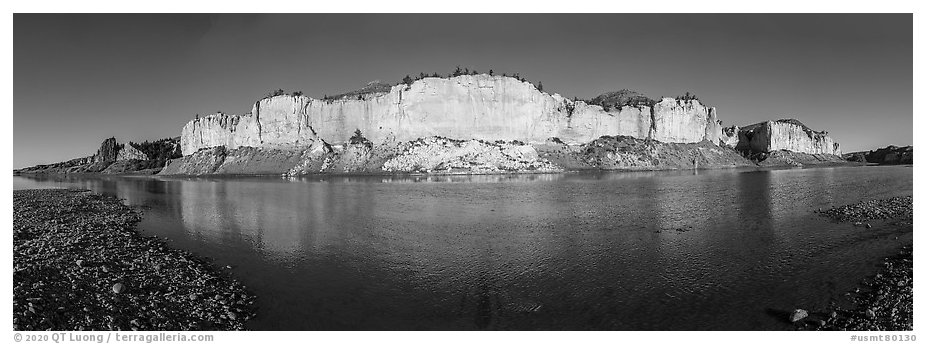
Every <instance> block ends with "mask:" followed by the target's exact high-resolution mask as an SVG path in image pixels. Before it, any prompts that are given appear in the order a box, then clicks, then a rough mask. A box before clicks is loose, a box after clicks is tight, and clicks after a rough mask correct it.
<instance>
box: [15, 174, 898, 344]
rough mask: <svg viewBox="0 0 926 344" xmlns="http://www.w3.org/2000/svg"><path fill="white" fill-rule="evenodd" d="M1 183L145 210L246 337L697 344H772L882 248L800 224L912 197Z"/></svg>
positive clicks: (829, 190)
mask: <svg viewBox="0 0 926 344" xmlns="http://www.w3.org/2000/svg"><path fill="white" fill-rule="evenodd" d="M17 178H18V179H17ZM14 182H18V183H19V184H18V185H28V186H37V185H39V186H59V187H61V186H64V187H68V186H77V187H84V188H88V189H91V190H94V191H96V192H101V193H106V194H112V195H115V196H117V197H120V198H123V199H126V201H127V202H128V203H129V204H132V205H138V206H141V208H142V210H143V211H144V212H145V220H144V221H143V223H142V224H141V225H140V228H141V230H142V231H143V232H145V233H147V234H151V235H158V236H164V237H167V238H168V239H170V240H171V244H172V245H174V246H176V247H179V248H182V249H187V250H191V251H194V252H197V253H198V254H201V255H204V256H207V257H210V258H213V259H214V260H215V261H216V262H217V263H218V264H220V265H226V264H227V265H231V266H234V270H233V271H234V272H235V273H236V275H237V276H238V277H239V278H240V279H241V280H242V281H243V282H244V283H245V284H246V285H248V286H249V287H251V288H253V289H254V290H255V291H256V292H258V294H259V295H260V296H261V298H260V299H259V300H260V301H259V302H260V303H261V304H260V305H259V306H260V308H261V316H260V317H259V318H257V319H254V320H253V321H252V322H251V323H250V325H249V326H251V327H252V328H254V329H289V330H294V329H332V330H336V329H636V330H661V329H687V330H704V329H778V328H783V327H781V324H779V323H777V320H776V319H771V318H769V316H768V314H767V312H765V310H766V309H767V308H769V307H774V308H776V309H788V308H789V307H791V308H793V307H794V306H795V305H796V304H798V303H800V304H802V305H804V306H805V307H811V306H812V305H813V302H815V301H813V300H816V299H821V298H823V297H826V296H829V295H830V294H831V293H833V292H834V291H837V290H840V288H841V287H842V286H846V285H848V284H849V283H852V284H854V283H855V282H857V281H856V280H855V279H854V278H851V279H850V278H847V276H855V275H857V274H858V273H859V271H865V269H866V267H867V266H869V265H871V264H870V262H869V260H872V259H873V260H875V261H876V260H877V257H879V256H880V255H882V253H886V252H890V251H891V250H892V249H893V246H896V245H898V241H895V240H893V239H892V238H893V237H894V236H895V235H893V234H892V235H891V236H890V238H891V240H886V238H887V236H886V235H881V236H876V235H874V234H872V233H873V232H871V231H869V232H864V231H853V230H851V228H850V229H847V228H845V227H842V226H839V225H837V224H832V223H829V222H827V221H825V220H824V219H820V218H819V217H817V216H816V215H814V214H813V213H811V212H810V211H811V210H813V209H816V208H819V207H828V206H832V205H840V204H846V203H852V202H854V201H857V200H860V199H865V198H870V197H887V196H891V195H898V194H905V193H906V194H909V193H910V190H912V171H911V169H905V168H884V169H865V168H842V169H809V170H775V171H742V170H731V171H702V172H699V173H697V174H694V173H692V172H691V171H680V172H635V173H574V174H538V175H486V176H405V177H381V176H360V177H356V176H351V177H340V176H317V177H308V178H119V177H94V178H89V177H74V176H67V177H61V176H55V177H37V178H32V179H25V178H22V177H16V178H14ZM859 184H864V185H868V186H869V187H867V188H859V187H858V186H857V185H859ZM901 235H903V234H901ZM862 247H864V250H860V248H862ZM873 257H874V258H873Z"/></svg>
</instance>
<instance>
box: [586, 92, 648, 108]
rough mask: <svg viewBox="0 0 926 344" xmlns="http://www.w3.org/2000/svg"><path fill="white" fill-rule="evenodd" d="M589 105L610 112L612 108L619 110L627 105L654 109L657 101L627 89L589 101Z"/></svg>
mask: <svg viewBox="0 0 926 344" xmlns="http://www.w3.org/2000/svg"><path fill="white" fill-rule="evenodd" d="M588 104H591V105H598V106H601V107H602V108H604V109H605V110H608V109H612V108H618V109H619V108H621V107H624V106H627V105H630V106H649V107H653V105H655V104H656V101H655V100H653V99H651V98H649V97H647V96H645V95H643V94H642V93H640V92H637V91H633V90H628V89H626V88H625V89H622V90H620V91H615V92H606V93H602V94H601V95H599V96H597V97H595V98H592V99H591V100H589V101H588Z"/></svg>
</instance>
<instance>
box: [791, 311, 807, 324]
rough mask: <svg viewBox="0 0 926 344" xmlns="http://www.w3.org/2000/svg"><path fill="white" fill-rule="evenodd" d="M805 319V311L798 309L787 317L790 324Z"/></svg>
mask: <svg viewBox="0 0 926 344" xmlns="http://www.w3.org/2000/svg"><path fill="white" fill-rule="evenodd" d="M806 317H807V311H805V310H803V309H800V308H798V309H795V310H794V311H793V312H791V316H790V317H788V320H790V321H791V322H797V321H800V320H801V319H804V318H806Z"/></svg>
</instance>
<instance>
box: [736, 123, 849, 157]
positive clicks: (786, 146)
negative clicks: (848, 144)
mask: <svg viewBox="0 0 926 344" xmlns="http://www.w3.org/2000/svg"><path fill="white" fill-rule="evenodd" d="M738 136H739V139H738V142H737V146H736V148H737V149H738V150H741V151H745V152H750V153H770V152H773V151H782V150H784V151H791V152H798V153H807V154H830V155H837V156H839V155H841V154H842V151H841V150H840V149H839V143H836V141H835V140H833V138H832V137H829V136H828V135H827V133H826V132H820V131H814V130H812V129H810V128H808V127H807V126H806V125H804V124H803V123H801V122H800V121H797V120H795V119H781V120H776V121H766V122H762V123H757V124H753V125H750V126H747V127H743V128H741V129H740V131H739V135H738Z"/></svg>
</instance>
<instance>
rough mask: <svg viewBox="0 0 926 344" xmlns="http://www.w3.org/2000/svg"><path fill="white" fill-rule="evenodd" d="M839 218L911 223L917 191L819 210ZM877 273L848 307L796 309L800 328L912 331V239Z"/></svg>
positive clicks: (857, 222) (906, 225)
mask: <svg viewBox="0 0 926 344" xmlns="http://www.w3.org/2000/svg"><path fill="white" fill-rule="evenodd" d="M818 213H820V215H822V216H826V217H829V218H831V219H833V220H835V221H838V222H852V223H853V224H854V225H856V226H862V225H864V226H865V227H867V228H871V227H870V224H869V222H871V221H875V220H880V221H888V222H889V223H890V224H891V225H893V226H900V227H904V228H912V226H913V197H912V196H905V197H892V198H888V199H879V200H869V201H864V202H859V203H856V204H851V205H845V206H841V207H834V208H832V209H829V210H825V211H824V210H820V211H818ZM883 264H884V266H883V267H882V268H881V270H880V271H879V272H878V273H877V274H876V275H874V276H871V277H870V278H867V279H865V280H864V281H862V283H860V288H856V289H855V290H854V291H852V292H850V293H847V294H846V295H847V296H852V297H851V299H850V303H851V306H850V307H848V308H843V307H838V306H835V305H832V306H831V309H829V310H825V311H820V312H813V313H808V312H807V311H803V310H795V311H794V312H793V313H792V314H791V321H792V322H794V323H795V324H797V325H798V326H799V327H800V328H801V329H816V330H836V331H912V330H913V244H912V243H911V244H909V245H906V246H904V247H903V248H902V249H901V250H900V252H899V253H898V254H896V255H893V256H890V257H886V258H885V259H884V263H883Z"/></svg>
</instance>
